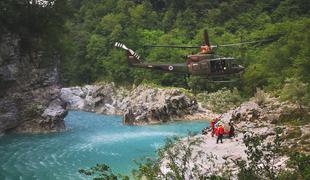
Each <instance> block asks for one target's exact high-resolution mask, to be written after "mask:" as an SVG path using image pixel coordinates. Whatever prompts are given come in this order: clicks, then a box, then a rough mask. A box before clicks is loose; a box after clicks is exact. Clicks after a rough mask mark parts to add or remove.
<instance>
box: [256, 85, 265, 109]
mask: <svg viewBox="0 0 310 180" xmlns="http://www.w3.org/2000/svg"><path fill="white" fill-rule="evenodd" d="M267 98H268V94H267V93H265V92H264V90H262V89H260V88H257V89H256V93H255V95H254V97H253V100H254V102H255V103H256V104H258V105H259V106H262V105H264V104H265V103H266V101H267Z"/></svg>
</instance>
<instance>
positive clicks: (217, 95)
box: [197, 88, 243, 113]
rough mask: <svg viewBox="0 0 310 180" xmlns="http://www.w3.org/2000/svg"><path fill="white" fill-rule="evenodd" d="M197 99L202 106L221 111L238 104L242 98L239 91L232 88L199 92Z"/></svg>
mask: <svg viewBox="0 0 310 180" xmlns="http://www.w3.org/2000/svg"><path fill="white" fill-rule="evenodd" d="M197 99H198V101H200V102H201V103H202V106H203V107H205V108H207V109H210V110H212V111H214V112H217V113H223V112H226V111H227V110H229V109H231V108H235V107H237V106H239V105H240V104H241V103H242V101H243V99H242V97H241V96H240V93H239V91H238V90H237V89H236V88H235V89H233V90H228V89H225V88H223V89H221V90H219V91H217V92H214V93H209V94H208V93H206V92H205V93H201V94H198V95H197Z"/></svg>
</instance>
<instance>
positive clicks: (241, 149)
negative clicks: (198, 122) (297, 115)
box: [161, 94, 310, 179]
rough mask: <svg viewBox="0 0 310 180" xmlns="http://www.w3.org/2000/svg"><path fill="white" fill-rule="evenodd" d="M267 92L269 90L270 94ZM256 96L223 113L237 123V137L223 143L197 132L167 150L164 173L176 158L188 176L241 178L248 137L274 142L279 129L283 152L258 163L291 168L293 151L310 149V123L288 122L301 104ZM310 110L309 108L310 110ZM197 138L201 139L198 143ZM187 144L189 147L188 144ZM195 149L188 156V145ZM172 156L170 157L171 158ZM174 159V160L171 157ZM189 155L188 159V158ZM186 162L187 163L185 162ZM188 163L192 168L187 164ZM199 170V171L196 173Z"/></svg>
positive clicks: (272, 166) (231, 121)
mask: <svg viewBox="0 0 310 180" xmlns="http://www.w3.org/2000/svg"><path fill="white" fill-rule="evenodd" d="M266 95H267V94H266ZM259 102H260V101H257V99H255V98H252V99H251V100H250V101H248V102H245V103H243V104H241V105H240V106H239V107H237V108H235V109H232V110H229V111H227V112H226V113H224V114H222V116H221V120H222V122H223V123H224V124H228V123H233V124H234V127H235V129H236V134H237V135H236V137H233V138H231V139H230V138H224V140H223V144H221V143H219V144H217V143H216V137H211V135H210V133H208V134H207V135H196V136H193V137H188V138H184V139H183V140H181V141H180V142H178V143H177V144H175V145H174V146H173V147H172V149H171V150H172V154H173V153H174V152H178V153H177V154H173V156H171V154H170V155H169V153H168V154H166V156H164V157H163V159H162V160H161V162H162V164H161V171H162V172H163V174H168V173H171V172H172V171H171V166H169V163H170V164H171V162H170V160H171V159H174V162H176V165H177V166H178V167H179V168H180V169H182V168H184V169H182V170H180V171H182V172H183V170H184V172H185V179H192V178H194V179H195V178H198V175H201V176H205V177H210V176H211V175H220V176H224V177H227V178H232V179H237V174H238V172H239V170H240V169H238V166H237V164H236V162H237V161H241V160H244V161H245V162H247V163H249V159H248V158H249V156H248V155H249V154H247V153H246V152H248V150H249V149H248V147H247V146H246V145H245V137H253V136H256V137H259V138H261V139H262V142H263V144H264V145H267V144H268V143H270V144H271V145H272V146H273V145H274V141H275V138H276V129H279V130H280V131H281V134H280V138H281V144H280V148H281V151H282V153H280V154H277V155H276V156H275V159H273V161H272V162H267V161H266V162H265V160H264V159H261V161H260V162H259V163H258V166H259V164H260V166H263V164H262V163H267V164H268V165H269V166H270V167H271V168H274V171H275V173H279V172H280V170H287V168H286V167H287V162H288V160H289V157H288V155H289V153H292V152H300V153H304V154H308V155H309V152H310V146H309V144H310V141H309V138H308V137H309V136H310V124H309V122H308V123H305V124H301V125H294V124H287V123H286V122H287V117H290V118H292V117H293V116H292V114H293V112H298V110H299V109H298V108H299V107H298V106H297V105H296V104H293V103H289V102H280V101H279V100H278V99H277V98H274V97H271V96H269V95H268V96H267V97H266V99H265V100H264V102H260V103H259ZM308 113H309V112H308ZM195 142H197V143H195ZM185 147H186V148H185ZM189 148H190V149H191V153H190V156H189V157H186V152H185V151H184V149H189ZM168 157H169V158H168ZM169 159H170V160H169ZM184 159H187V160H188V161H184ZM182 162H185V164H186V165H184V164H182ZM185 166H186V167H188V168H185ZM195 173H196V174H195Z"/></svg>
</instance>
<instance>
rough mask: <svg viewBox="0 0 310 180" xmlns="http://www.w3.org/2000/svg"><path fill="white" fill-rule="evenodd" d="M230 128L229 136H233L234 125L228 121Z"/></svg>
mask: <svg viewBox="0 0 310 180" xmlns="http://www.w3.org/2000/svg"><path fill="white" fill-rule="evenodd" d="M229 126H230V130H229V138H232V137H235V127H234V125H233V123H232V122H230V123H229Z"/></svg>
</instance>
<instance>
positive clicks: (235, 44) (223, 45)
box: [211, 39, 272, 48]
mask: <svg viewBox="0 0 310 180" xmlns="http://www.w3.org/2000/svg"><path fill="white" fill-rule="evenodd" d="M271 40H272V39H264V40H257V41H248V42H241V43H232V44H219V45H212V46H211V48H217V47H232V46H241V45H244V44H255V43H260V42H268V41H271Z"/></svg>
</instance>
